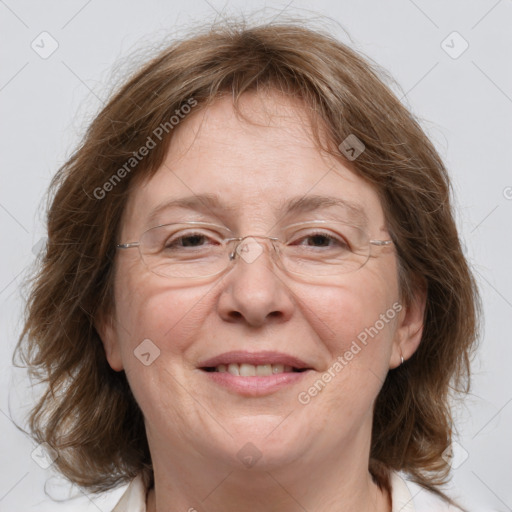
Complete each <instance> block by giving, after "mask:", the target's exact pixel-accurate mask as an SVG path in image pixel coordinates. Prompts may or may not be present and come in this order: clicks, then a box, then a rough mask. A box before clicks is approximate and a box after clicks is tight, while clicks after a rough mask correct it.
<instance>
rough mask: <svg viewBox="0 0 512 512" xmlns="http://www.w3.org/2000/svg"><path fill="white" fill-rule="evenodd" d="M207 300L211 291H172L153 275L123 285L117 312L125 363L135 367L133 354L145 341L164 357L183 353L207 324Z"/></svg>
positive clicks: (118, 299) (121, 284)
mask: <svg viewBox="0 0 512 512" xmlns="http://www.w3.org/2000/svg"><path fill="white" fill-rule="evenodd" d="M207 297H208V288H205V287H186V288H169V286H168V284H167V283H165V282H164V283H162V282H161V281H160V280H158V279H154V278H153V277H152V276H144V277H143V278H139V279H127V280H125V281H124V282H122V283H120V284H119V286H118V288H117V290H116V304H118V307H117V308H116V311H117V319H118V322H119V323H120V324H121V325H122V329H121V330H120V331H119V332H120V334H121V351H122V354H123V363H125V364H126V365H128V366H130V365H131V364H133V360H132V359H133V351H134V350H136V349H137V347H138V346H139V345H140V343H141V342H143V340H146V339H149V340H151V342H152V343H154V344H155V345H156V347H158V349H159V350H160V351H161V354H162V355H164V354H167V355H168V354H180V353H182V352H183V351H184V350H185V349H186V347H187V346H188V345H190V344H191V343H192V340H193V339H194V333H195V332H197V330H198V329H199V328H200V326H201V324H202V322H203V321H204V317H205V315H206V314H207V305H206V301H207Z"/></svg>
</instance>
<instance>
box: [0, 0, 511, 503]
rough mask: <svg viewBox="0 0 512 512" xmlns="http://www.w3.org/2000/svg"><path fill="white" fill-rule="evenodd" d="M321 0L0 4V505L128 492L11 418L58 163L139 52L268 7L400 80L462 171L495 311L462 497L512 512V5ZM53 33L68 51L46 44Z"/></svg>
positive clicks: (469, 408) (454, 169) (467, 427)
mask: <svg viewBox="0 0 512 512" xmlns="http://www.w3.org/2000/svg"><path fill="white" fill-rule="evenodd" d="M313 8H314V10H311V9H312V6H311V5H309V4H308V3H306V2H303V1H299V0H291V1H290V2H267V3H263V2H261V3H260V4H254V3H252V4H251V3H249V2H243V1H242V0H236V1H229V0H228V1H227V2H226V3H223V2H220V1H217V0H188V1H187V2H186V4H185V6H183V5H181V4H180V3H178V2H164V1H158V0H148V1H144V2H142V1H140V2H135V1H133V0H131V1H121V0H115V1H109V2H101V1H99V0H89V1H84V0H80V1H79V0H73V1H67V2H56V1H45V2H36V1H33V0H32V1H23V0H18V1H16V0H5V1H3V0H0V37H1V44H0V52H1V63H2V65H1V68H0V109H1V111H0V115H1V119H2V123H1V129H2V134H1V137H0V143H1V155H2V165H1V166H0V173H1V188H0V222H1V237H2V245H1V247H2V250H1V251H0V262H1V265H0V315H1V317H0V318H1V326H2V329H1V332H2V342H1V344H0V354H1V358H0V365H1V371H0V375H1V377H0V378H1V381H0V384H1V386H0V390H1V391H0V432H1V433H2V436H1V456H0V461H1V467H0V510H9V511H10V512H15V511H24V512H26V511H29V510H76V511H82V510H92V511H98V510H100V511H105V512H106V511H108V510H110V508H111V507H112V505H113V503H115V501H116V500H117V498H118V496H119V495H120V493H121V492H122V489H118V490H116V491H114V492H113V493H111V494H110V495H107V496H103V497H100V498H98V497H96V496H91V495H89V496H87V495H85V494H83V493H82V492H81V491H80V490H78V489H76V488H71V489H70V488H69V487H68V486H66V485H65V483H64V482H63V481H62V480H61V479H59V478H57V477H55V475H53V472H52V470H51V468H49V469H44V468H43V467H41V464H42V462H41V459H40V458H38V457H37V456H36V455H37V453H38V451H37V447H36V445H35V444H33V443H32V442H31V441H30V440H29V439H28V438H27V437H26V436H25V435H24V434H23V433H21V432H20V431H19V430H17V429H16V428H15V427H14V425H13V422H12V421H11V417H12V418H14V419H15V420H16V421H18V422H19V421H21V420H22V418H23V413H24V411H26V409H27V406H28V404H29V403H30V402H29V399H30V393H29V390H28V387H27V378H26V376H25V374H24V372H23V371H21V370H17V369H13V368H12V365H11V354H12V350H13V347H14V344H15V342H16V339H17V336H18V334H19V332H20V328H21V318H22V317H21V313H22V297H21V289H20V285H21V282H22V279H23V275H24V272H25V270H26V268H27V266H28V265H30V264H31V263H32V261H33V260H34V258H35V254H36V253H37V248H38V244H39V243H40V241H41V239H42V237H44V233H45V227H44V217H43V215H42V214H41V208H40V207H41V205H42V204H43V203H42V202H41V198H42V197H43V195H44V192H45V190H46V187H47V186H48V184H49V181H50V179H51V177H52V175H53V174H54V173H55V171H56V170H57V168H58V167H59V166H60V165H61V164H62V163H63V162H64V161H65V160H66V159H67V158H68V157H69V156H70V154H71V152H72V150H73V148H74V146H75V144H76V143H77V142H78V140H79V137H80V135H81V134H82V132H83V130H84V129H85V127H86V126H87V124H88V122H89V121H90V119H91V117H92V116H93V115H94V114H95V113H96V112H97V111H98V109H99V108H100V107H101V105H102V102H103V101H105V99H106V97H107V95H108V92H109V90H110V88H111V87H112V85H113V84H114V83H115V82H116V81H117V80H119V79H121V78H122V76H123V73H126V72H127V71H128V70H130V69H133V68H134V67H135V66H136V64H137V61H133V60H128V59H127V56H128V55H130V54H131V53H132V52H133V51H134V50H136V49H138V48H145V49H146V50H147V49H148V48H151V47H156V46H157V45H159V44H160V43H161V42H162V41H163V40H164V39H169V37H171V36H172V35H179V34H180V31H182V30H184V29H188V28H190V27H192V26H193V25H194V24H195V23H196V22H198V23H204V22H205V20H210V21H213V20H214V19H215V18H217V19H221V18H222V17H224V16H227V15H232V14H238V13H241V12H242V13H246V14H247V13H251V12H254V11H255V10H260V9H261V12H259V13H258V14H257V15H255V16H252V18H251V19H261V20H270V19H272V18H274V17H279V16H289V15H295V16H305V17H307V18H309V19H313V18H317V17H318V16H327V17H328V18H323V21H320V22H319V23H320V25H318V26H323V27H325V28H327V29H329V30H330V31H332V32H334V33H335V34H336V35H337V36H338V37H339V38H340V39H341V40H343V41H345V42H348V43H349V44H350V45H351V46H353V47H354V48H356V49H357V50H359V51H361V52H363V53H365V54H366V55H368V56H370V57H371V58H372V59H374V60H375V61H376V62H378V63H379V64H380V65H381V66H383V67H384V68H385V69H387V70H389V72H390V73H391V75H392V76H394V78H395V79H396V80H397V82H398V84H399V85H400V89H398V88H396V89H395V90H396V92H397V94H398V95H399V97H401V98H402V101H403V102H404V103H405V104H406V105H407V106H408V107H409V108H410V109H411V110H412V111H413V112H414V113H415V114H416V115H417V116H419V118H420V119H421V120H422V125H423V127H424V129H425V130H426V132H427V133H428V134H429V135H430V137H431V138H432V139H433V140H434V142H435V144H436V146H437V148H438V150H439V152H440V153H441V155H442V157H443V158H444V160H445V162H446V164H447V166H448V168H449V169H450V172H451V175H452V177H453V184H454V193H455V201H456V208H457V218H458V222H459V226H460V230H461V233H462V237H463V240H464V245H465V248H466V251H467V255H468V257H469V259H470V261H471V264H472V265H473V268H474V270H475V272H476V275H477V277H478V282H479V284H480V287H481V292H482V297H483V303H484V314H485V323H484V334H483V336H482V340H481V346H480V350H479V353H478V356H477V358H476V360H475V362H474V364H473V371H474V380H473V387H472V390H471V395H470V396H469V397H468V399H467V400H466V401H465V404H464V407H463V408H460V409H459V411H458V415H457V421H456V428H457V430H458V432H459V434H458V436H457V440H456V444H455V447H454V458H453V462H452V466H453V483H452V487H453V490H452V494H453V495H454V496H457V495H459V496H463V497H464V498H463V500H462V502H463V503H465V504H466V505H467V506H468V507H469V508H470V509H471V510H475V511H484V510H494V511H512V486H511V485H510V483H511V482H512V462H511V461H512V436H511V433H512V386H511V385H510V383H511V377H510V368H509V366H510V364H509V363H510V361H511V359H512V358H511V355H512V340H511V336H510V319H511V317H512V272H511V271H510V261H511V257H510V254H511V252H512V251H511V249H512V242H511V234H510V233H511V230H510V219H511V218H512V173H511V166H510V162H511V151H512V141H511V133H512V130H511V128H512V127H511V124H512V122H511V121H512V68H511V62H512V30H511V28H512V1H511V0H498V1H496V0H475V1H463V0H460V1H450V2H446V1H440V0H435V1H429V2H427V1H426V0H414V1H413V0H392V1H378V0H371V1H370V0H367V1H356V0H342V1H336V2H335V1H334V0H333V1H328V0H316V1H315V2H314V6H313ZM283 19H284V18H283ZM454 31H455V32H457V34H453V32H454ZM42 32H48V33H49V34H50V35H51V36H47V35H40V34H41V33H42ZM347 34H348V35H347ZM52 40H55V41H56V43H53V42H52ZM443 41H444V43H443ZM32 44H33V46H34V47H35V48H36V49H37V52H36V50H35V49H33V48H32V47H31V45H32ZM51 44H58V48H57V49H56V51H55V52H54V53H52V54H51V55H49V56H47V55H44V51H47V52H48V51H49V50H50V49H51ZM466 45H469V46H468V47H467V49H466V50H465V51H464V52H463V53H461V52H462V50H464V48H465V47H466ZM38 52H39V53H38ZM41 54H43V55H42V56H44V57H47V58H42V56H41ZM139 62H140V60H139ZM119 63H121V64H120V65H119ZM114 66H115V67H114ZM34 449H36V452H34V456H33V457H32V452H33V450H34ZM34 459H35V460H34ZM43 465H44V464H43ZM45 482H46V485H47V490H48V491H49V492H51V494H52V495H53V496H55V497H59V498H65V497H66V496H68V495H73V496H75V499H73V501H71V502H68V503H65V504H62V505H59V506H57V505H55V504H53V503H52V502H51V501H49V500H48V498H47V496H45V493H44V488H45V487H44V486H45Z"/></svg>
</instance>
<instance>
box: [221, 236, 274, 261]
mask: <svg viewBox="0 0 512 512" xmlns="http://www.w3.org/2000/svg"><path fill="white" fill-rule="evenodd" d="M256 239H260V240H262V241H264V242H265V245H267V247H268V245H269V243H270V245H271V247H272V248H273V249H277V247H276V245H275V244H276V242H279V239H278V238H276V237H273V236H265V235H246V236H244V237H239V238H231V239H229V240H228V242H232V243H234V246H231V247H232V248H231V249H230V252H229V260H230V261H232V260H234V259H235V257H236V255H237V254H238V255H239V256H240V258H241V259H243V260H244V261H245V262H246V263H253V262H254V261H255V260H256V259H257V258H258V257H259V256H260V255H261V254H262V253H263V250H264V249H263V246H262V244H261V243H259V242H258V241H257V240H256Z"/></svg>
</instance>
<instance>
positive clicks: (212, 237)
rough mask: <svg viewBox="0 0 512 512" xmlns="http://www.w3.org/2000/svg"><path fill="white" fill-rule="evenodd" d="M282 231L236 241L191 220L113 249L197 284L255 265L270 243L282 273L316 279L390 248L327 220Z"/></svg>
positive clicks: (152, 231) (354, 266)
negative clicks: (238, 265) (239, 263)
mask: <svg viewBox="0 0 512 512" xmlns="http://www.w3.org/2000/svg"><path fill="white" fill-rule="evenodd" d="M281 232H282V237H281V238H282V240H281V239H278V238H276V237H270V236H260V235H246V236H244V237H234V236H233V232H232V231H231V230H230V229H228V228H226V227H225V226H219V225H216V224H211V223H207V222H195V221H194V222H192V221H190V222H180V223H172V224H162V225H159V226H155V227H152V228H150V229H148V230H146V231H144V233H142V235H141V237H140V240H139V241H138V242H128V243H121V244H117V245H116V248H118V249H130V248H133V247H138V249H139V253H140V257H141V259H142V261H143V263H144V265H146V267H147V268H148V269H149V270H151V271H152V272H154V273H155V274H157V275H159V276H164V277H170V278H182V279H201V278H207V277H212V276H215V275H218V274H220V273H222V272H224V271H225V270H227V269H228V268H229V267H230V266H232V265H233V264H234V262H235V261H236V260H237V256H238V257H240V258H241V259H243V260H244V261H245V262H246V263H252V262H254V261H255V260H256V259H257V258H258V257H259V256H260V255H261V254H262V253H263V251H264V248H265V246H268V242H270V246H271V251H270V252H271V256H272V258H273V261H274V262H275V263H276V265H277V266H278V267H279V268H280V269H282V270H284V271H285V272H289V273H291V274H297V275H300V276H306V277H310V278H315V277H318V278H320V277H324V276H335V275H338V274H346V273H349V272H354V271H356V270H359V269H360V268H361V267H363V265H365V264H366V262H367V261H368V260H369V258H370V256H371V255H372V247H375V246H376V247H383V246H389V245H391V244H392V243H393V242H392V241H391V240H373V239H370V237H369V236H368V234H367V233H366V231H365V230H363V229H362V228H360V227H357V226H353V225H350V224H347V223H344V222H337V221H336V222H335V221H330V220H315V221H308V222H298V223H294V224H290V225H288V226H286V227H284V228H281ZM261 241H264V242H265V243H261Z"/></svg>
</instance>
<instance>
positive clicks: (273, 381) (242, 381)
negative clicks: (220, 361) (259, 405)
mask: <svg viewBox="0 0 512 512" xmlns="http://www.w3.org/2000/svg"><path fill="white" fill-rule="evenodd" d="M310 371H311V370H305V371H303V372H285V373H278V374H276V375H268V376H265V377H240V376H238V375H232V374H231V373H229V372H222V373H221V372H206V371H203V373H204V374H205V375H206V376H207V377H208V378H209V379H211V380H212V381H213V382H215V383H216V384H219V385H220V386H222V387H224V388H226V389H229V390H230V391H233V392H235V393H238V394H240V395H245V396H263V395H269V394H271V393H274V392H275V391H278V390H280V389H282V388H285V387H287V386H292V385H293V384H297V383H298V382H300V381H301V380H302V379H304V377H305V376H306V375H307V374H308V373H309V372H310Z"/></svg>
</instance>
